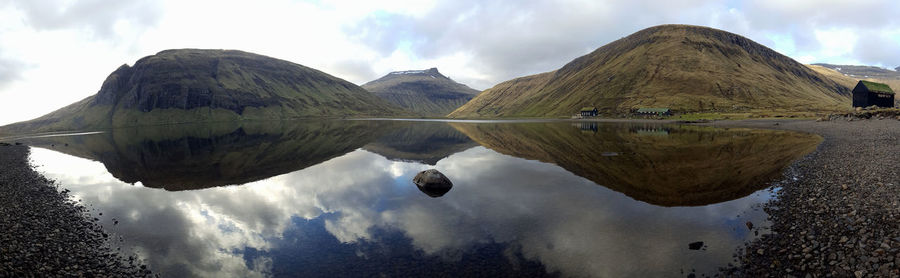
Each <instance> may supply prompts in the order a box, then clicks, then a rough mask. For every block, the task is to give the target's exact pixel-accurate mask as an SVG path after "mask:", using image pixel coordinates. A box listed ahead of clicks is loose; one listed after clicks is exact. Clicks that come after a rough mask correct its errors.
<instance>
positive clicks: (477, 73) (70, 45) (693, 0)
mask: <svg viewBox="0 0 900 278" xmlns="http://www.w3.org/2000/svg"><path fill="white" fill-rule="evenodd" d="M898 14H900V1H895V0H844V1H842V0H790V1H785V0H758V1H751V0H725V1H721V0H668V1H655V0H555V1H549V0H548V1H535V0H495V1H491V0H399V1H365V0H363V1H333V0H311V1H295V0H260V1H231V0H197V1H194V0H160V1H149V0H131V1H121V0H78V1H76V0H0V125H4V124H9V123H13V122H18V121H24V120H29V119H33V118H35V117H39V116H41V115H44V114H46V113H49V112H52V111H54V110H56V109H58V108H61V107H63V106H65V105H68V104H70V103H73V102H76V101H79V100H81V99H84V98H86V97H89V96H91V95H93V94H95V93H97V91H98V90H99V89H100V85H101V84H102V83H103V80H104V79H105V78H106V77H107V76H108V75H109V74H110V73H111V72H112V71H114V70H115V69H116V68H118V67H119V66H120V65H122V64H129V65H132V64H133V63H134V62H135V61H136V60H138V59H140V58H141V57H144V56H148V55H153V54H155V53H157V52H159V51H162V50H166V49H177V48H210V49H238V50H243V51H249V52H253V53H257V54H262V55H266V56H271V57H275V58H279V59H284V60H288V61H291V62H294V63H298V64H301V65H304V66H308V67H312V68H315V69H318V70H321V71H323V72H326V73H328V74H331V75H334V76H337V77H339V78H342V79H345V80H348V81H350V82H353V83H356V84H363V83H365V82H368V81H371V80H374V79H377V78H378V77H380V76H383V75H385V74H387V73H389V72H391V71H398V70H410V69H426V68H431V67H437V68H438V69H439V70H440V71H441V73H443V74H444V75H447V76H449V77H450V78H452V79H454V80H456V81H457V82H461V83H463V84H466V85H469V86H470V87H473V88H475V89H479V90H483V89H487V88H490V87H492V86H493V85H495V84H497V83H500V82H502V81H506V80H509V79H512V78H515V77H520V76H524V75H530V74H536V73H541V72H547V71H552V70H555V69H558V68H559V67H561V66H562V65H564V64H565V63H567V62H569V61H571V60H572V59H574V58H576V57H579V56H581V55H584V54H587V53H589V52H590V51H592V50H594V49H596V48H598V47H600V46H603V45H604V44H607V43H609V42H612V41H614V40H616V39H619V38H622V37H624V36H627V35H629V34H631V33H634V32H637V31H639V30H641V29H644V28H648V27H652V26H656V25H660V24H692V25H702V26H708V27H713V28H718V29H722V30H725V31H729V32H733V33H737V34H740V35H743V36H746V37H748V38H750V39H752V40H754V41H756V42H758V43H761V44H763V45H766V46H768V47H770V48H772V49H775V50H776V51H778V52H780V53H782V54H784V55H787V56H789V57H791V58H794V59H796V60H797V61H799V62H802V63H820V62H823V63H833V64H854V65H872V66H880V67H885V68H890V69H893V68H895V67H898V66H900V16H897V15H898Z"/></svg>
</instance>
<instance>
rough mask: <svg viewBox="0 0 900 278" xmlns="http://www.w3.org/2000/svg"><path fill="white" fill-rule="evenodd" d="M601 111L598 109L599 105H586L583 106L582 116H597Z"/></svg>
mask: <svg viewBox="0 0 900 278" xmlns="http://www.w3.org/2000/svg"><path fill="white" fill-rule="evenodd" d="M598 112H599V111H597V107H584V108H581V116H582V117H596V116H597V114H598Z"/></svg>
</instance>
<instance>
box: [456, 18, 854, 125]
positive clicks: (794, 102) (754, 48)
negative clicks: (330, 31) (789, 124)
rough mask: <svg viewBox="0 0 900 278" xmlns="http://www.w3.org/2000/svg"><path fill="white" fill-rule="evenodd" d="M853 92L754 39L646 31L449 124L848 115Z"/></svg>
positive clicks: (503, 91)
mask: <svg viewBox="0 0 900 278" xmlns="http://www.w3.org/2000/svg"><path fill="white" fill-rule="evenodd" d="M849 92H850V88H847V87H845V86H842V85H840V84H838V83H836V82H834V81H832V80H830V79H828V78H825V77H824V76H822V75H821V74H819V73H816V72H815V71H813V70H810V69H809V68H807V67H805V66H804V65H802V64H800V63H798V62H797V61H794V60H793V59H791V58H789V57H787V56H784V55H781V54H779V53H777V52H775V51H774V50H772V49H769V48H768V47H765V46H763V45H761V44H758V43H756V42H754V41H752V40H750V39H747V38H745V37H742V36H740V35H736V34H732V33H729V32H725V31H721V30H717V29H712V28H706V27H699V26H687V25H661V26H656V27H651V28H648V29H644V30H641V31H639V32H637V33H634V34H632V35H630V36H628V37H625V38H622V39H619V40H617V41H614V42H612V43H609V44H607V45H604V46H602V47H600V48H598V49H597V50H595V51H594V52H592V53H590V54H588V55H585V56H582V57H579V58H577V59H575V60H573V61H572V62H570V63H568V64H566V65H565V66H563V67H562V68H560V69H559V70H556V71H552V72H547V73H542V74H537V75H532V76H527V77H522V78H517V79H513V80H510V81H506V82H503V83H500V84H498V85H496V86H494V87H493V88H490V89H488V90H486V91H484V92H482V93H481V94H480V95H479V96H478V97H476V98H474V99H473V100H472V101H470V102H469V103H467V104H466V105H463V106H462V107H460V108H459V109H457V110H456V111H454V112H452V113H451V114H450V115H449V117H454V118H460V117H565V116H569V115H572V114H574V113H576V112H577V111H578V109H579V108H581V107H584V106H596V107H597V108H599V109H600V110H601V112H603V113H606V114H616V113H623V112H628V111H631V110H632V109H635V108H639V107H668V108H672V109H673V110H675V111H677V112H699V111H721V112H727V111H746V110H760V109H762V110H789V111H827V110H844V109H846V108H847V107H849V106H850V99H849Z"/></svg>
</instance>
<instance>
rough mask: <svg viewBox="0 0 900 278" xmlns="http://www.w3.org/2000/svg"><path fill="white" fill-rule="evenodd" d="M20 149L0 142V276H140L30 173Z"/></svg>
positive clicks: (84, 215)
mask: <svg viewBox="0 0 900 278" xmlns="http://www.w3.org/2000/svg"><path fill="white" fill-rule="evenodd" d="M28 154H29V149H28V147H26V146H16V145H7V144H3V143H0V277H35V276H37V277H56V276H61V277H83V276H86V277H144V276H150V275H152V274H151V272H150V271H149V270H147V269H146V266H144V265H141V264H140V263H139V262H137V261H136V260H135V258H134V257H126V256H124V255H121V253H120V252H117V251H114V250H112V248H111V247H110V246H111V245H110V241H111V240H112V239H111V238H110V236H109V234H107V233H106V232H104V231H103V228H102V227H101V226H100V225H99V224H98V223H97V220H96V219H94V218H92V217H91V216H90V213H89V212H88V210H87V209H86V208H85V207H84V206H82V205H80V204H78V203H76V202H72V201H71V200H69V198H68V191H66V190H63V191H60V190H59V189H58V188H57V187H56V186H55V185H54V184H53V182H52V181H50V180H48V179H47V178H45V177H44V176H42V175H41V174H39V173H37V172H35V171H34V169H33V168H32V167H31V165H30V164H29V162H28Z"/></svg>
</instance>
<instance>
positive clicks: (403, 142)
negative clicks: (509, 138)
mask: <svg viewBox="0 0 900 278" xmlns="http://www.w3.org/2000/svg"><path fill="white" fill-rule="evenodd" d="M394 123H395V126H393V127H392V128H391V129H390V130H387V131H386V132H385V133H384V134H382V135H381V136H380V137H378V138H377V139H375V141H374V142H372V143H369V144H366V145H365V146H364V147H363V149H365V150H367V151H370V152H373V153H377V154H380V155H382V156H384V157H386V158H388V159H391V160H399V161H411V162H421V163H425V164H429V165H434V164H435V163H437V162H438V161H439V160H441V159H443V158H444V157H447V156H449V155H451V154H454V153H457V152H461V151H464V150H466V149H469V148H472V147H475V146H478V144H477V143H475V142H474V141H472V139H469V137H468V136H466V135H465V134H462V133H461V132H459V131H457V130H456V129H454V128H453V127H451V126H450V125H448V124H447V123H444V122H394Z"/></svg>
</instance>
